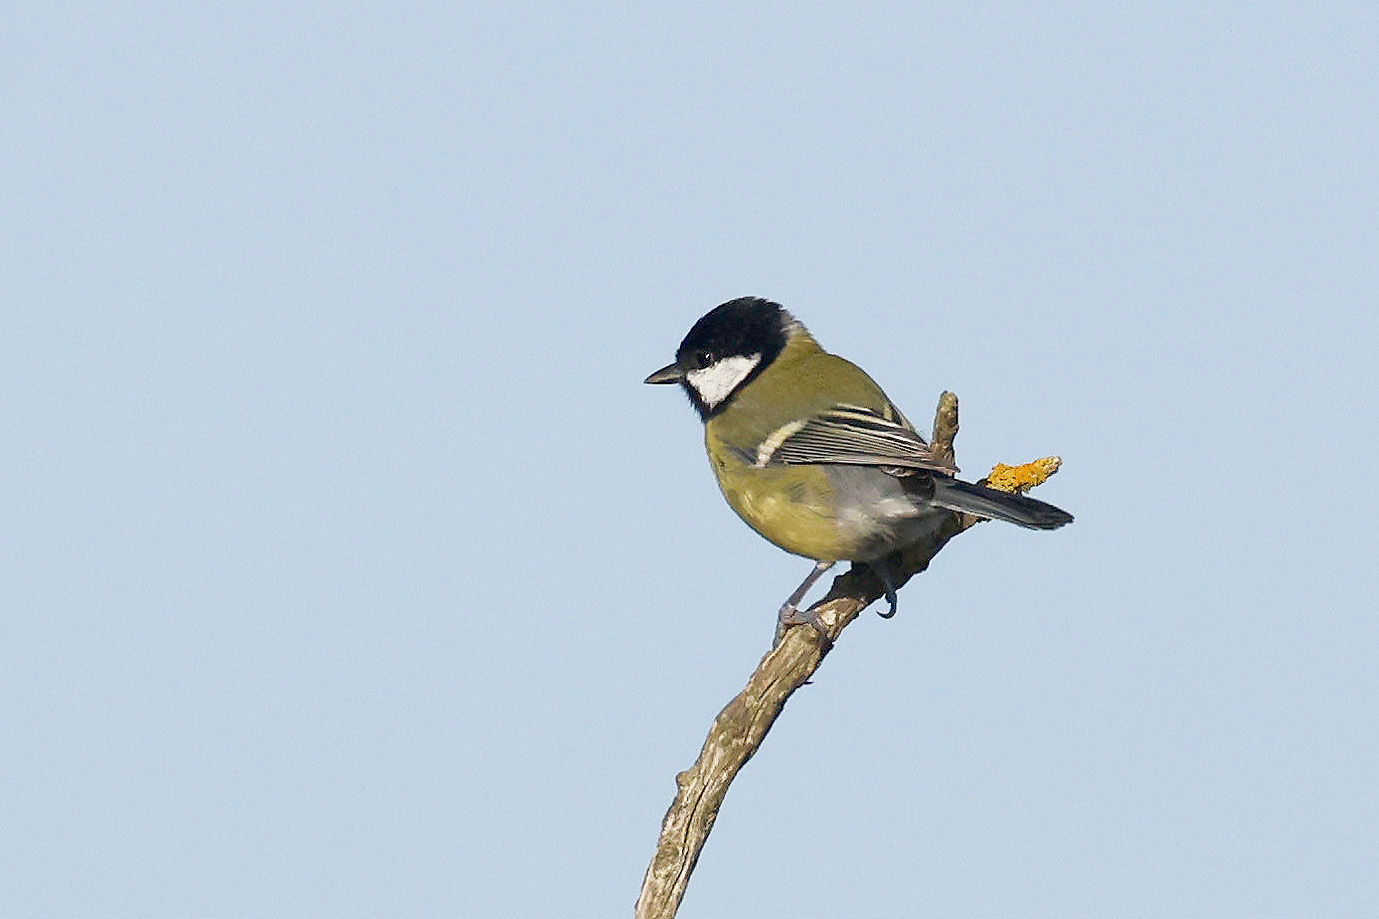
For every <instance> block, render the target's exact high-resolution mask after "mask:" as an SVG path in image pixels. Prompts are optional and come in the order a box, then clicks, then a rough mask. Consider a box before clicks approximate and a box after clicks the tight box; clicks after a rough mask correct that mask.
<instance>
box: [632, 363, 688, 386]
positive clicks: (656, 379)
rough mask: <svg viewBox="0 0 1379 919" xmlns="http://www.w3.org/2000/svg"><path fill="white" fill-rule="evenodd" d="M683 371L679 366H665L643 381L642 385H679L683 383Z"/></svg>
mask: <svg viewBox="0 0 1379 919" xmlns="http://www.w3.org/2000/svg"><path fill="white" fill-rule="evenodd" d="M684 379H685V371H683V370H681V369H680V365H679V364H666V365H665V366H664V367H662V368H661V369H660V370H658V371H656V372H655V373H653V374H652V375H651V376H649V377H647V378H646V379H645V380H643V381H642V382H643V383H681V382H684Z"/></svg>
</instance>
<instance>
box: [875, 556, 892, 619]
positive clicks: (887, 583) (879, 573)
mask: <svg viewBox="0 0 1379 919" xmlns="http://www.w3.org/2000/svg"><path fill="white" fill-rule="evenodd" d="M869 564H870V565H871V570H872V571H875V572H876V577H877V578H878V579H879V580H880V581H881V589H882V590H884V591H885V592H886V602H887V603H889V604H890V605H891V608H890V609H889V610H887V611H886V612H884V613H883V612H881V611H880V610H877V612H876V615H878V616H880V617H881V618H882V619H889V618H891V617H892V616H894V615H895V607H896V596H895V583H894V582H893V581H891V568H890V566H889V565H887V564H886V560H885V559H884V558H879V559H877V560H876V561H874V562H870V563H869Z"/></svg>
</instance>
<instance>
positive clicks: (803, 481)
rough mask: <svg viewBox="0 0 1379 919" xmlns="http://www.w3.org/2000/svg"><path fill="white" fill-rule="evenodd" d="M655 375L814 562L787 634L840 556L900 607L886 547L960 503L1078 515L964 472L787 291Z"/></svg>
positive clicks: (746, 305)
mask: <svg viewBox="0 0 1379 919" xmlns="http://www.w3.org/2000/svg"><path fill="white" fill-rule="evenodd" d="M645 382H646V383H651V384H663V385H664V384H678V385H679V386H680V387H681V388H682V389H683V391H684V393H685V394H686V395H687V396H688V397H689V401H690V404H691V405H692V406H693V407H694V409H695V411H696V412H698V414H699V417H700V419H701V420H702V421H703V422H704V446H705V449H706V450H707V452H708V457H709V462H710V465H711V466H712V468H713V472H714V476H715V478H716V479H717V481H718V486H719V489H720V490H721V491H722V492H723V497H724V498H726V499H727V502H728V505H729V506H730V507H732V509H733V510H734V511H736V512H737V515H738V516H739V517H741V518H742V520H743V521H745V522H746V523H747V525H748V526H750V527H751V528H752V529H753V530H755V531H756V532H757V533H759V534H760V535H761V536H763V537H765V538H766V539H767V540H768V541H770V542H772V543H774V544H775V545H776V546H779V547H780V548H782V549H784V550H785V551H787V552H790V553H793V554H795V555H799V556H802V557H804V558H808V559H812V560H813V561H814V567H813V568H812V569H811V570H810V572H809V575H808V576H807V577H806V578H805V579H804V581H803V582H801V583H800V585H799V587H797V588H796V589H795V590H794V591H793V592H792V593H791V594H790V596H789V598H788V599H787V600H786V601H785V603H783V604H782V605H781V607H780V611H779V614H778V616H777V633H776V634H777V640H779V638H780V637H781V636H782V635H783V634H784V631H785V630H786V629H788V628H790V627H791V626H795V625H803V624H810V625H813V626H814V627H815V628H816V629H818V630H819V631H820V633H823V626H822V624H821V623H820V621H819V620H818V619H817V617H816V616H814V615H812V614H810V613H801V612H800V609H799V604H800V603H801V601H803V599H804V597H805V596H806V594H807V593H808V592H809V589H810V588H811V587H812V586H813V585H814V582H815V581H817V580H818V579H819V577H820V576H822V575H823V574H824V572H826V571H828V570H829V568H831V567H832V566H833V565H834V564H836V563H837V562H840V561H848V562H852V563H854V564H857V563H861V564H866V565H869V566H870V567H871V568H872V570H873V571H874V572H875V573H876V576H877V578H878V580H879V581H880V582H881V585H882V588H883V591H884V596H885V599H886V601H887V603H888V604H889V610H888V611H887V612H883V613H880V615H881V616H883V617H885V618H890V617H891V616H894V615H895V613H896V608H897V598H896V591H895V586H894V580H893V578H892V575H891V571H890V568H889V566H888V565H887V563H886V558H887V556H889V555H890V554H891V553H893V552H895V551H897V550H900V549H904V548H905V547H906V546H908V545H910V544H913V543H916V542H918V541H920V540H923V539H926V538H929V537H932V536H933V535H935V534H936V532H937V531H938V529H939V528H940V527H941V526H942V525H943V523H944V522H945V519H946V518H947V517H948V516H949V515H948V512H949V511H961V512H964V513H968V514H973V515H976V516H977V517H981V518H985V519H994V520H1004V521H1007V522H1010V523H1014V524H1016V525H1018V526H1022V527H1027V528H1029V529H1035V530H1052V529H1056V528H1058V527H1061V526H1063V525H1065V524H1068V523H1071V522H1072V519H1073V517H1072V515H1071V514H1069V513H1068V512H1067V511H1064V510H1062V509H1060V508H1057V507H1054V506H1053V505H1052V504H1048V503H1046V502H1043V501H1039V500H1036V499H1034V498H1030V497H1027V496H1025V495H1018V494H1011V493H1008V492H1003V491H997V490H996V489H993V488H987V487H986V486H984V485H979V484H973V483H970V482H964V481H961V480H960V479H958V478H956V477H955V473H957V471H958V470H957V469H956V468H955V467H954V466H953V465H952V464H951V462H950V461H947V460H945V459H944V458H943V457H941V456H939V455H938V454H936V453H935V452H934V450H933V449H932V448H931V447H930V445H929V444H928V443H927V442H926V441H925V439H924V438H923V437H922V436H920V434H919V432H917V431H916V430H915V428H914V425H912V424H910V422H909V421H908V420H907V419H906V418H905V416H904V415H903V414H901V412H900V409H898V408H897V407H896V406H895V404H894V403H892V402H891V400H890V399H889V398H888V397H887V396H886V394H885V393H884V392H883V391H882V390H881V387H880V386H878V385H877V384H876V383H875V382H874V381H873V380H872V378H871V377H870V376H868V375H867V373H866V372H865V371H863V370H862V369H861V368H860V367H858V366H857V365H855V364H853V363H852V362H850V361H848V360H846V359H844V358H842V357H839V356H837V355H835V354H830V353H829V352H827V351H825V350H824V349H823V348H822V347H821V346H820V345H819V343H818V342H817V341H815V339H814V337H813V336H812V335H811V334H810V333H809V331H808V330H807V329H806V328H805V327H804V324H803V323H801V322H800V321H799V320H798V319H796V318H795V317H794V316H793V315H791V313H790V312H789V311H787V310H786V309H785V308H784V307H783V306H781V305H780V304H779V303H775V302H773V301H771V300H766V299H763V298H760V297H739V298H737V299H734V300H729V301H727V302H726V303H722V304H720V305H719V306H716V307H714V308H713V309H712V310H710V311H709V312H708V313H706V314H705V315H704V316H702V317H701V318H700V319H699V320H698V321H697V322H695V323H694V325H693V326H692V327H691V328H690V330H689V332H688V334H686V335H685V337H684V340H683V341H681V342H680V346H679V348H677V349H676V351H675V360H674V361H672V362H671V363H669V364H667V365H666V366H664V367H662V368H661V369H659V370H657V371H655V372H654V373H652V374H651V375H649V376H648V377H647V378H646V380H645Z"/></svg>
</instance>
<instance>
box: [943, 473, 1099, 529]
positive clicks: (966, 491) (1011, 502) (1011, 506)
mask: <svg viewBox="0 0 1379 919" xmlns="http://www.w3.org/2000/svg"><path fill="white" fill-rule="evenodd" d="M933 501H934V503H935V504H937V505H938V506H939V507H946V508H948V509H949V510H950V511H965V512H967V513H969V514H975V515H977V516H978V517H987V518H990V519H992V520H1005V521H1008V522H1010V523H1014V524H1017V525H1019V526H1022V527H1029V528H1030V529H1031V530H1054V529H1057V528H1058V527H1061V526H1062V525H1063V524H1065V523H1072V522H1073V515H1072V514H1070V513H1068V512H1067V511H1065V510H1060V509H1059V508H1056V507H1054V506H1053V505H1052V504H1046V503H1045V502H1043V501H1036V500H1035V499H1034V498H1027V497H1025V496H1024V495H1013V494H1011V493H1010V492H1005V491H997V490H996V489H994V488H987V487H986V486H985V485H973V484H971V483H970V482H959V481H958V480H957V479H948V478H940V477H938V476H935V477H934V498H933Z"/></svg>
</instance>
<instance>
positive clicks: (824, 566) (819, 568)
mask: <svg viewBox="0 0 1379 919" xmlns="http://www.w3.org/2000/svg"><path fill="white" fill-rule="evenodd" d="M833 565H834V563H833V562H825V561H819V562H815V563H814V569H813V570H812V571H810V572H809V576H808V577H806V578H805V579H804V580H803V581H801V582H800V586H799V587H796V588H795V592H794V593H793V594H791V595H790V599H788V600H786V601H785V603H783V604H782V605H781V608H780V615H779V616H777V617H776V643H777V644H779V643H780V640H781V636H783V635H784V634H785V630H786V629H788V628H790V627H791V626H792V625H804V624H805V623H808V624H809V625H812V626H814V628H815V630H816V631H818V633H819V634H820V635H824V636H825V637H827V635H826V633H825V632H824V625H823V623H822V622H820V621H819V617H818V615H817V614H814V613H810V612H803V613H801V612H800V608H799V604H800V601H801V600H803V599H804V595H805V594H807V593H809V588H811V587H813V586H814V582H815V581H817V580H818V579H819V578H820V577H821V576H822V575H823V573H824V572H825V571H827V570H828V569H830V568H832V567H833Z"/></svg>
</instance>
